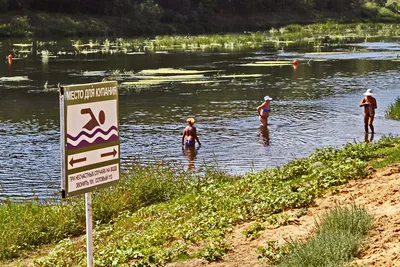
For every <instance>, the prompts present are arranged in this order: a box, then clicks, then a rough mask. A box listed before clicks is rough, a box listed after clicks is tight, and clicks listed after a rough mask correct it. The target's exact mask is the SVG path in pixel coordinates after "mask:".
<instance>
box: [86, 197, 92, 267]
mask: <svg viewBox="0 0 400 267" xmlns="http://www.w3.org/2000/svg"><path fill="white" fill-rule="evenodd" d="M85 202H86V252H87V266H88V267H93V213H92V192H88V193H85Z"/></svg>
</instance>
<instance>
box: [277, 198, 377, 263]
mask: <svg viewBox="0 0 400 267" xmlns="http://www.w3.org/2000/svg"><path fill="white" fill-rule="evenodd" d="M372 226H373V216H372V215H371V214H369V213H368V212H367V211H366V210H365V209H364V208H362V207H359V206H356V205H353V206H351V207H340V206H338V207H335V208H334V209H332V210H330V211H329V213H327V214H326V215H325V217H324V218H322V219H320V221H319V222H316V226H315V229H314V232H313V233H312V234H311V235H310V237H309V238H307V240H305V241H303V242H296V243H292V244H290V248H289V251H288V252H287V253H286V254H284V256H283V257H282V259H281V260H280V261H279V266H343V264H344V263H346V262H349V261H350V260H351V259H352V258H353V257H354V256H355V255H356V254H357V252H358V251H360V249H361V248H362V247H363V245H364V242H365V238H366V237H365V234H366V233H367V231H368V230H370V229H371V228H372Z"/></svg>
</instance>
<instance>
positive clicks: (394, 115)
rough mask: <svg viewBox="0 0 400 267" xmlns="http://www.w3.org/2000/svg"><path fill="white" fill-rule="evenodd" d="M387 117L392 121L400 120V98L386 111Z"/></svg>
mask: <svg viewBox="0 0 400 267" xmlns="http://www.w3.org/2000/svg"><path fill="white" fill-rule="evenodd" d="M385 115H386V117H387V118H390V119H395V120H400V98H397V99H396V101H395V102H394V103H393V104H391V105H390V106H389V107H388V109H387V110H386V114H385Z"/></svg>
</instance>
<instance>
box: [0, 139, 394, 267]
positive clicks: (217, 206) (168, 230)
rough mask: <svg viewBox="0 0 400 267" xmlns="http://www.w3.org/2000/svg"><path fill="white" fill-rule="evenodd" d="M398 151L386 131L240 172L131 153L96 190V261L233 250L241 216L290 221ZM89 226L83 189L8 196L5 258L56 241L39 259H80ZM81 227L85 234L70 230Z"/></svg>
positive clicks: (2, 228)
mask: <svg viewBox="0 0 400 267" xmlns="http://www.w3.org/2000/svg"><path fill="white" fill-rule="evenodd" d="M399 151H400V138H399V137H393V136H388V137H382V138H381V139H380V140H379V141H377V142H375V143H357V144H347V145H345V146H343V147H340V148H333V147H327V148H323V149H317V150H316V151H315V152H314V153H313V154H311V155H310V156H309V157H307V158H304V159H297V160H295V161H293V162H290V163H288V164H286V165H284V166H281V167H276V168H266V169H265V170H262V171H260V172H252V173H248V174H246V175H243V176H240V177H232V176H230V175H227V174H226V173H224V172H221V171H220V170H218V168H214V166H205V167H204V173H202V174H192V173H187V172H185V171H184V170H182V169H181V168H179V167H177V166H174V165H172V164H168V163H165V162H161V163H159V164H152V165H144V164H142V163H141V162H140V161H132V162H131V163H130V165H129V166H127V167H128V168H127V169H126V171H125V172H124V173H123V174H122V177H121V180H120V183H119V184H118V185H117V186H115V187H114V188H109V189H103V190H99V191H96V192H95V193H94V197H93V214H94V221H95V224H94V225H95V231H94V233H93V234H94V257H95V264H96V266H112V265H117V266H127V265H128V264H131V265H137V266H141V265H142V266H143V265H148V264H155V265H162V264H165V263H167V262H171V261H178V260H181V259H187V258H192V257H200V258H204V259H207V260H218V259H220V258H221V257H222V255H223V254H224V253H226V252H227V251H229V249H230V248H229V245H228V243H227V241H226V237H227V236H228V235H229V234H230V233H231V231H232V230H233V227H234V226H235V225H237V224H240V223H243V222H250V221H259V222H269V223H271V224H276V223H279V224H285V222H288V221H290V219H291V218H287V217H285V216H280V215H281V212H282V211H285V210H288V209H293V208H298V209H299V210H300V211H304V209H306V208H307V207H308V206H310V205H312V203H313V202H314V200H315V198H316V197H318V196H321V195H322V194H323V193H324V192H326V191H327V190H330V189H331V188H332V186H336V185H341V184H343V183H346V182H347V181H349V180H350V179H361V178H363V177H366V176H367V174H368V170H367V168H366V167H367V164H368V162H372V161H380V162H384V160H383V159H386V160H388V159H390V158H391V157H393V155H396V153H397V155H398V153H399ZM387 162H390V160H388V161H387ZM381 164H382V163H381ZM302 214H304V212H301V213H300V212H299V213H298V214H296V215H294V216H296V217H298V216H301V215H302ZM84 232H85V213H84V201H83V198H82V197H74V198H72V199H70V200H67V201H62V202H61V203H58V202H55V201H53V202H26V203H25V202H24V203H15V202H12V201H6V202H4V203H2V205H1V206H0V235H1V236H2V237H4V238H2V239H0V260H2V261H3V262H4V261H7V260H10V259H12V258H14V257H21V256H24V255H25V254H29V251H30V250H31V249H34V248H36V247H40V246H41V245H43V244H48V243H50V244H51V243H53V244H54V243H58V245H57V246H55V247H54V249H53V250H52V251H51V252H50V253H49V254H48V256H46V257H43V258H41V259H38V260H37V261H36V266H74V265H82V264H84V262H85V259H86V250H85V236H81V235H83V234H84ZM257 232H258V229H257V227H254V229H249V231H248V234H249V235H250V236H251V235H254V237H256V236H257ZM77 236H81V237H79V238H77V239H74V240H72V239H70V238H72V237H77ZM194 247H195V248H194Z"/></svg>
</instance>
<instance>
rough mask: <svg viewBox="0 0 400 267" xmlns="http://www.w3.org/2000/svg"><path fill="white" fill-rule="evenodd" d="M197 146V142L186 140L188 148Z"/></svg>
mask: <svg viewBox="0 0 400 267" xmlns="http://www.w3.org/2000/svg"><path fill="white" fill-rule="evenodd" d="M195 144H196V143H195V140H185V145H187V146H194V145H195Z"/></svg>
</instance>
